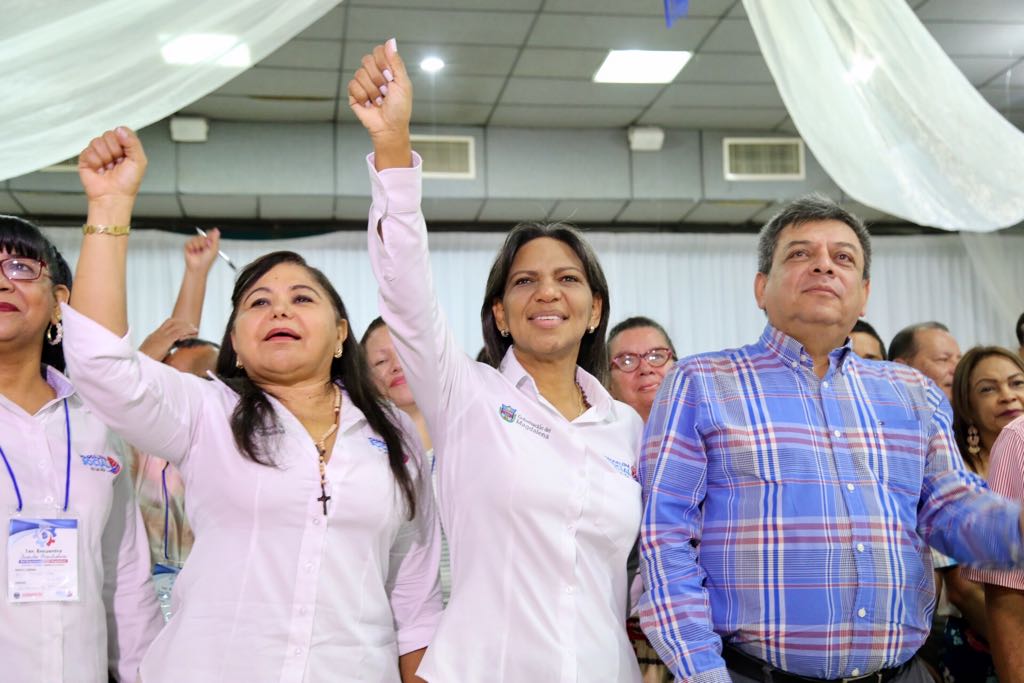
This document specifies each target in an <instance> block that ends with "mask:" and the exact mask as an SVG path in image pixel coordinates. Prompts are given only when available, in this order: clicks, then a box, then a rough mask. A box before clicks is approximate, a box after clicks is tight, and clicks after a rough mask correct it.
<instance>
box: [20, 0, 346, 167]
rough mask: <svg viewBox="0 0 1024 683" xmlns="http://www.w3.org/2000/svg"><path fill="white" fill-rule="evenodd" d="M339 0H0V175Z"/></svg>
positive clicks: (186, 90) (183, 93)
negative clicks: (0, 95) (0, 126)
mask: <svg viewBox="0 0 1024 683" xmlns="http://www.w3.org/2000/svg"><path fill="white" fill-rule="evenodd" d="M337 4H338V0H288V1H287V2H282V1H281V0H228V1H226V2H194V1H192V2H182V1H181V0H74V1H73V2H65V1H63V0H4V2H3V8H2V9H0V92H3V93H4V97H3V98H0V121H3V135H2V136H0V180H4V179H6V178H13V177H15V176H19V175H22V174H24V173H28V172H30V171H34V170H36V169H38V168H41V167H43V166H48V165H50V164H53V163H56V162H58V161H62V160H63V159H67V158H69V157H71V156H74V155H76V154H78V152H79V151H80V150H81V149H82V148H83V147H84V146H85V145H86V143H87V142H88V141H89V140H90V139H91V138H92V137H93V136H94V135H96V132H97V131H102V130H107V129H109V128H113V127H115V126H118V125H121V124H125V125H128V126H131V127H133V128H142V127H143V126H147V125H149V124H151V123H153V122H154V121H159V120H160V119H163V118H165V117H167V116H169V115H170V114H173V113H174V112H176V111H178V110H179V109H182V108H183V107H185V106H186V105H188V104H191V103H192V102H194V101H195V100H197V99H199V98H200V97H202V96H204V95H206V94H207V93H209V92H211V91H213V90H215V89H216V88H218V87H220V86H221V85H223V84H224V83H227V82H228V81H229V80H231V79H232V78H234V77H235V76H237V75H238V74H240V73H242V72H243V71H245V69H247V68H248V67H249V66H251V65H252V64H255V63H256V62H257V61H259V60H260V59H262V58H263V57H265V56H267V55H268V54H270V53H271V52H273V51H274V50H276V49H277V48H278V47H280V46H281V45H282V44H284V43H285V42H286V41H287V40H288V39H290V38H292V37H293V36H295V35H296V34H297V33H299V32H300V31H302V30H303V29H304V28H306V27H307V26H309V25H310V24H311V23H313V22H314V21H316V20H317V19H319V18H320V17H321V16H322V15H323V14H325V13H326V12H327V11H328V10H329V9H331V8H332V7H333V6H335V5H337ZM339 39H340V36H339Z"/></svg>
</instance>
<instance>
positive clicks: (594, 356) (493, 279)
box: [480, 223, 611, 384]
mask: <svg viewBox="0 0 1024 683" xmlns="http://www.w3.org/2000/svg"><path fill="white" fill-rule="evenodd" d="M539 237H550V238H552V239H556V240H558V241H559V242H563V243H564V244H566V245H567V246H568V247H569V248H570V249H572V251H573V253H575V254H576V257H577V258H578V259H579V260H580V261H581V262H582V264H583V273H584V275H585V276H586V278H587V284H588V285H589V286H590V292H591V294H593V296H594V297H595V298H599V299H601V321H600V322H599V323H598V325H597V327H596V328H595V329H594V331H593V333H591V332H589V331H588V332H586V333H584V335H583V339H582V340H581V341H580V350H579V353H578V354H577V355H576V364H577V365H579V366H580V367H581V368H583V369H584V370H586V371H587V372H589V373H590V374H591V375H593V376H594V377H596V378H597V379H598V380H599V381H600V382H601V383H602V384H605V383H607V375H608V348H607V346H606V345H605V341H604V340H605V331H606V330H607V329H608V317H609V315H610V312H611V302H610V301H609V294H608V281H607V280H606V279H605V277H604V271H603V270H602V269H601V263H600V262H599V261H598V260H597V255H596V254H594V250H593V249H591V248H590V245H589V244H588V243H587V241H586V239H584V237H583V235H582V233H580V231H579V230H577V229H576V228H575V227H573V226H571V225H569V224H567V223H520V224H519V225H517V226H515V227H514V228H512V230H511V231H509V233H508V236H507V237H506V238H505V244H503V245H502V247H501V249H500V250H499V251H498V254H497V256H495V258H494V263H493V264H492V265H491V272H490V274H489V275H488V276H487V287H486V289H485V290H484V302H483V305H482V306H481V307H480V322H481V325H482V326H483V335H484V349H486V358H487V360H486V362H487V363H488V364H489V365H492V366H494V367H497V366H498V364H499V363H501V359H502V358H504V356H505V352H506V351H508V348H509V347H510V346H512V342H513V339H512V337H510V336H509V337H502V336H501V333H500V332H499V331H498V325H497V323H495V321H494V311H493V308H492V307H493V306H494V303H495V302H497V301H501V299H502V298H503V297H504V296H505V281H506V280H507V279H508V274H509V271H511V270H512V262H513V261H514V260H515V258H516V254H517V253H518V252H519V249H520V248H521V247H522V246H523V245H524V244H526V243H527V242H532V241H533V240H535V239H537V238H539Z"/></svg>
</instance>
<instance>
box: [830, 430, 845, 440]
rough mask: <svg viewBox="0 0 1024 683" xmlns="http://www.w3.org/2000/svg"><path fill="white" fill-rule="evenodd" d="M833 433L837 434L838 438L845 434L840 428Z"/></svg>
mask: <svg viewBox="0 0 1024 683" xmlns="http://www.w3.org/2000/svg"><path fill="white" fill-rule="evenodd" d="M832 433H833V434H835V435H836V438H839V437H840V436H842V435H843V433H842V432H841V431H839V430H838V429H837V430H836V431H834V432H832Z"/></svg>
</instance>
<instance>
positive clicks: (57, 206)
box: [12, 191, 86, 216]
mask: <svg viewBox="0 0 1024 683" xmlns="http://www.w3.org/2000/svg"><path fill="white" fill-rule="evenodd" d="M12 194H13V195H14V198H15V199H16V200H18V203H19V204H21V205H22V206H24V207H25V210H26V211H27V212H29V213H30V214H33V215H36V216H69V215H70V216H85V208H86V206H85V195H84V194H82V193H81V192H74V193H71V192H66V193H65V192H18V191H14V192H12Z"/></svg>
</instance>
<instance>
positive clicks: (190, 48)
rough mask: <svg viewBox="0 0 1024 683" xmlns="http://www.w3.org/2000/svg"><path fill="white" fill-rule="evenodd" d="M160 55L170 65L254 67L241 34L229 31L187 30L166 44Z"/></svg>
mask: <svg viewBox="0 0 1024 683" xmlns="http://www.w3.org/2000/svg"><path fill="white" fill-rule="evenodd" d="M160 54H161V55H162V56H163V58H164V61H165V62H167V63H168V64H182V65H185V66H191V65H194V64H217V65H218V66H230V67H242V68H246V67H249V66H252V55H251V54H250V53H249V46H248V45H247V44H245V43H241V42H239V40H238V36H232V35H228V34H226V33H186V34H185V35H182V36H178V37H177V38H174V39H173V40H171V41H169V42H167V43H165V44H164V46H163V47H161V48H160Z"/></svg>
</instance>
